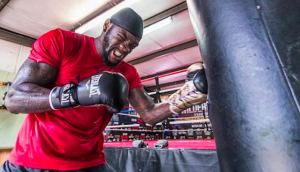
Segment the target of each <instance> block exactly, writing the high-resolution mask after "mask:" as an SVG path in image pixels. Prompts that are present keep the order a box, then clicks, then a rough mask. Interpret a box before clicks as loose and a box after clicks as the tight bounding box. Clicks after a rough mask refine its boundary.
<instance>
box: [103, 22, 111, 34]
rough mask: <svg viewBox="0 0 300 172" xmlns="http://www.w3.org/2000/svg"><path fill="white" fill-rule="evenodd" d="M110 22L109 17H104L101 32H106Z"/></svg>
mask: <svg viewBox="0 0 300 172" xmlns="http://www.w3.org/2000/svg"><path fill="white" fill-rule="evenodd" d="M111 25H112V23H111V22H110V19H106V20H105V22H104V25H103V32H106V31H107V30H108V29H109V28H110V27H111Z"/></svg>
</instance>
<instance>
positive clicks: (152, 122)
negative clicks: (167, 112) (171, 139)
mask: <svg viewBox="0 0 300 172" xmlns="http://www.w3.org/2000/svg"><path fill="white" fill-rule="evenodd" d="M143 121H144V122H145V123H146V124H149V125H151V126H154V125H155V124H156V123H157V121H155V119H154V118H152V117H144V118H143Z"/></svg>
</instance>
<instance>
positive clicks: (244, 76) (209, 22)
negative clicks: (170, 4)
mask: <svg viewBox="0 0 300 172" xmlns="http://www.w3.org/2000/svg"><path fill="white" fill-rule="evenodd" d="M187 3H188V9H189V13H190V17H191V20H192V23H193V27H194V30H195V33H196V36H197V41H198V44H199V48H200V51H201V54H202V57H203V60H204V63H205V65H206V76H207V81H208V89H209V92H208V94H209V114H210V119H211V122H212V127H213V130H214V134H215V139H216V145H217V152H218V158H219V163H220V168H221V171H222V172H262V171H263V172H300V112H299V109H300V106H299V100H300V0H187Z"/></svg>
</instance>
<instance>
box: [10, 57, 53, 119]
mask: <svg viewBox="0 0 300 172" xmlns="http://www.w3.org/2000/svg"><path fill="white" fill-rule="evenodd" d="M57 75H58V69H57V68H55V67H53V66H51V65H49V64H46V63H36V62H34V61H32V60H30V59H27V60H26V61H25V62H24V64H23V65H22V66H21V68H20V70H19V71H18V74H17V76H16V78H15V80H14V81H13V84H12V85H11V87H10V88H9V90H8V93H7V96H6V98H5V106H6V107H7V109H8V110H9V111H10V112H11V113H41V112H46V111H50V110H52V109H51V107H50V104H49V94H50V91H51V90H50V88H49V87H50V86H51V85H53V84H54V82H55V80H56V78H57Z"/></svg>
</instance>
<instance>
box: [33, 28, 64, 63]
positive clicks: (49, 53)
mask: <svg viewBox="0 0 300 172" xmlns="http://www.w3.org/2000/svg"><path fill="white" fill-rule="evenodd" d="M63 44H64V39H63V35H62V33H61V32H60V30H59V29H55V30H52V31H49V32H47V33H45V34H44V35H42V36H41V37H39V38H38V39H37V40H36V41H35V43H34V44H33V45H32V49H31V52H30V55H29V57H28V58H29V59H31V60H33V61H35V62H38V63H40V62H43V63H48V64H50V65H51V66H54V67H56V68H59V66H60V62H61V58H62V54H63Z"/></svg>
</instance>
